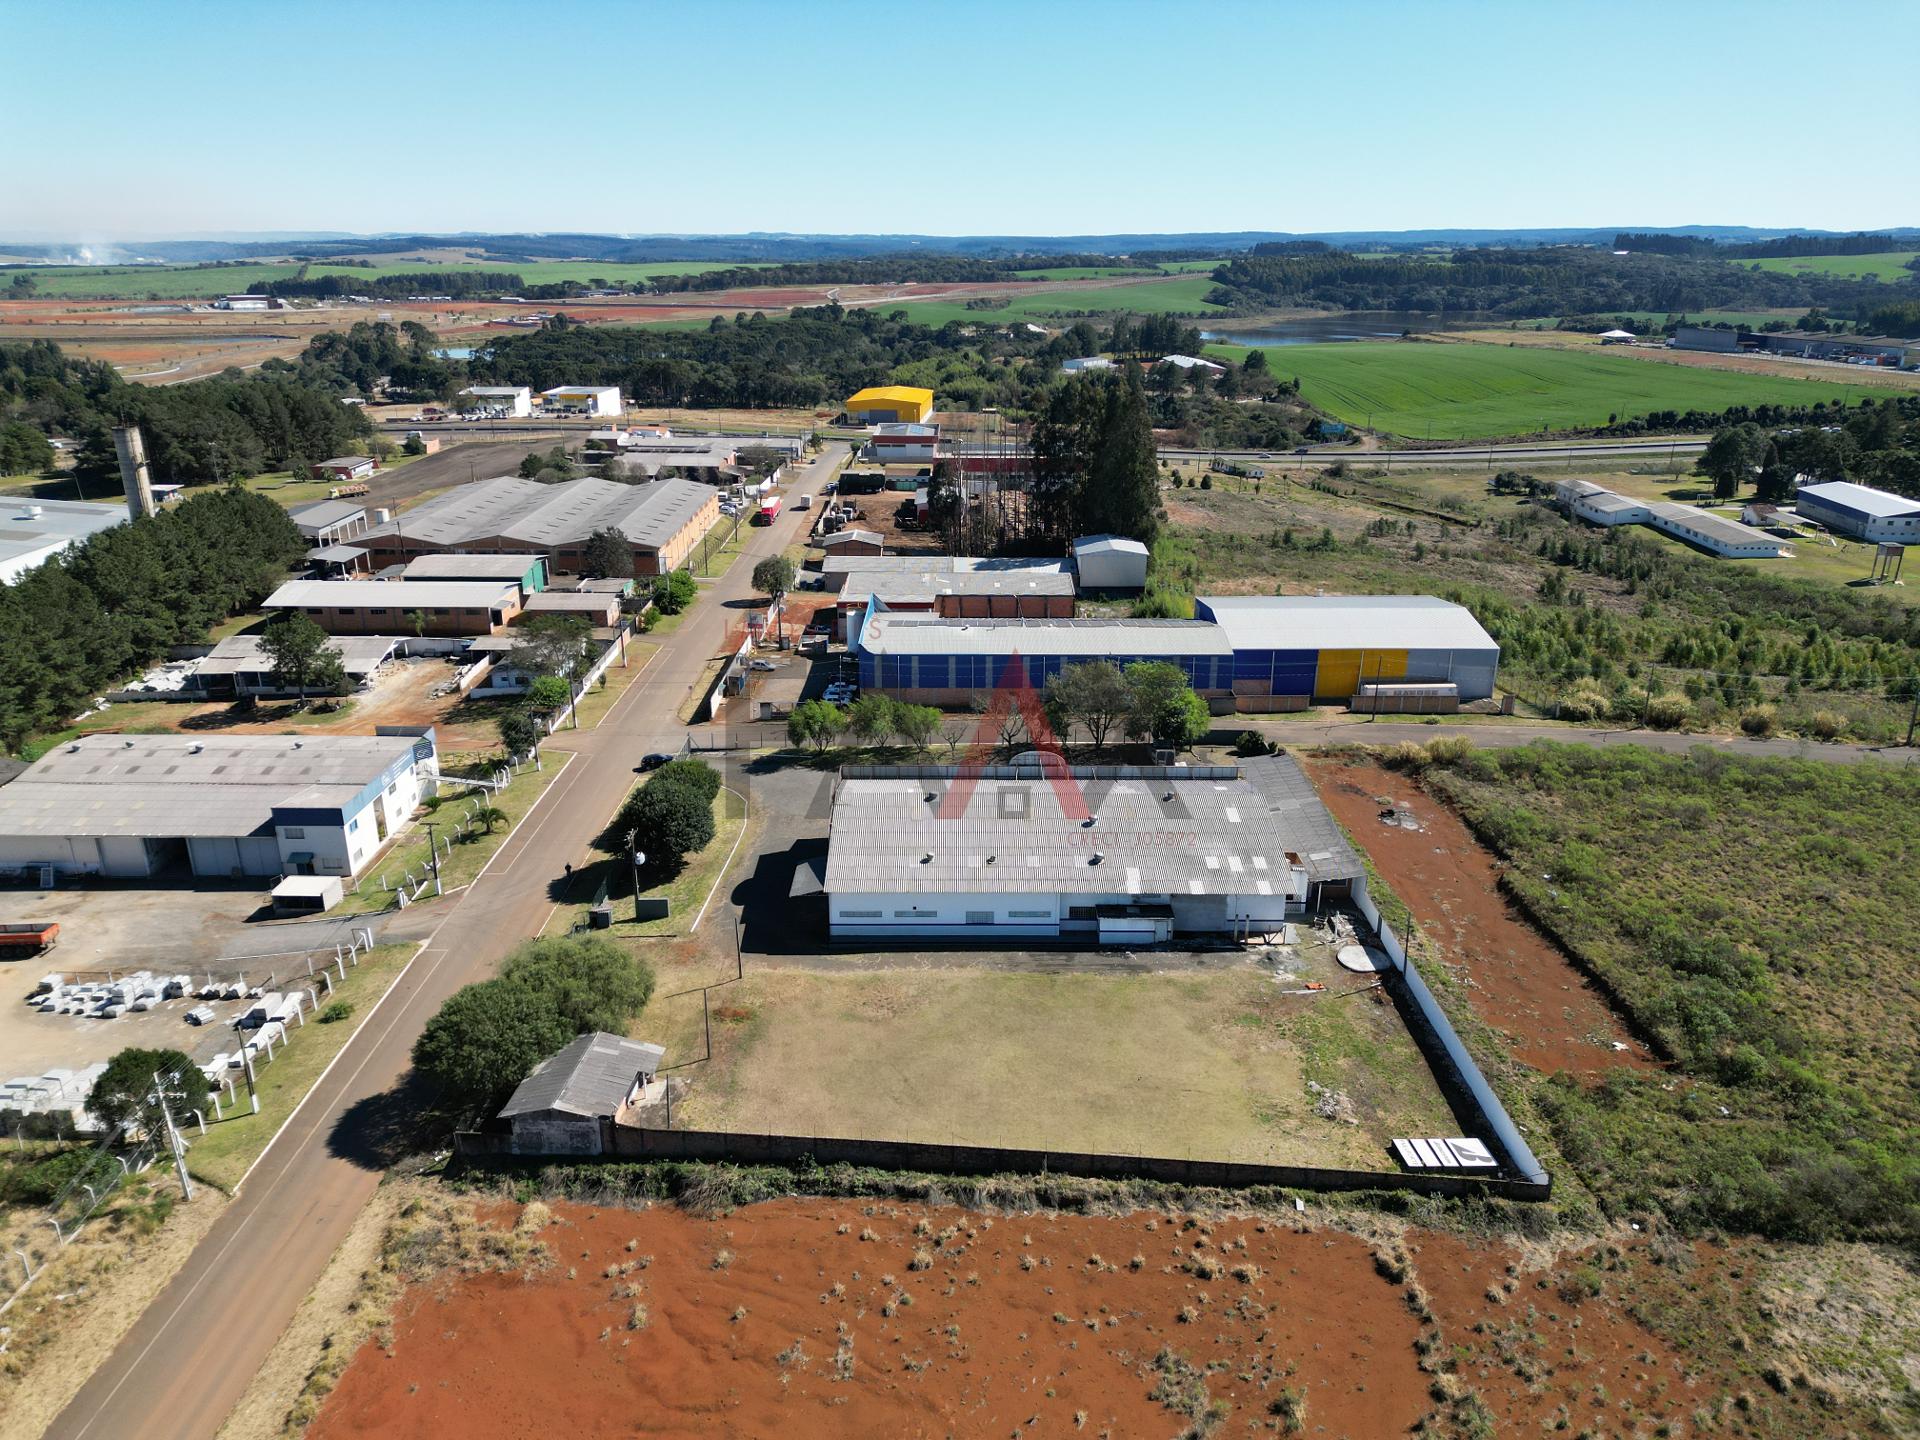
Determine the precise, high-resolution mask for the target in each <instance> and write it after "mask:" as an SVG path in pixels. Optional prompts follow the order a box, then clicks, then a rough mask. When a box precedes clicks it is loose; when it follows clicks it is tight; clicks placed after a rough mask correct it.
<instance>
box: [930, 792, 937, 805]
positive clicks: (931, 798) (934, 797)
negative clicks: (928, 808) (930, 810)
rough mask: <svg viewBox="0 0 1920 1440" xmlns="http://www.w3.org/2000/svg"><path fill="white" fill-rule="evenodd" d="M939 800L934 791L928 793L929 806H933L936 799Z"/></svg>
mask: <svg viewBox="0 0 1920 1440" xmlns="http://www.w3.org/2000/svg"><path fill="white" fill-rule="evenodd" d="M938 798H939V797H938V796H937V795H935V794H934V793H933V791H931V790H929V791H927V804H929V805H931V804H933V802H934V801H935V800H936V799H938Z"/></svg>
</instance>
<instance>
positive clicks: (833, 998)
mask: <svg viewBox="0 0 1920 1440" xmlns="http://www.w3.org/2000/svg"><path fill="white" fill-rule="evenodd" d="M874 963H875V966H876V968H875V969H874V970H873V971H871V972H868V973H854V974H817V973H810V972H803V971H798V970H767V969H764V968H756V969H752V970H749V972H748V973H747V976H746V978H745V979H744V980H743V981H740V982H739V983H737V984H730V985H724V986H722V987H719V988H717V989H715V990H714V991H712V992H711V994H710V1000H711V1004H712V1006H713V1008H714V1014H715V1017H716V1018H715V1019H714V1023H713V1032H714V1039H713V1045H714V1059H713V1061H712V1063H711V1064H707V1065H699V1064H696V1065H693V1066H690V1067H689V1068H687V1069H686V1070H683V1071H681V1072H679V1073H680V1074H681V1075H683V1076H684V1077H685V1078H686V1079H687V1081H688V1082H689V1091H688V1096H687V1100H686V1102H685V1104H684V1107H681V1106H676V1114H675V1118H676V1123H683V1124H686V1125H689V1126H712V1127H719V1128H733V1129H741V1130H781V1131H787V1132H795V1131H797V1132H799V1133H802V1134H805V1133H818V1134H822V1135H852V1136H876V1137H893V1138H901V1139H914V1140H924V1141H935V1142H939V1141H953V1142H958V1143H961V1144H975V1145H996V1144H1002V1145H1014V1146H1034V1147H1043V1148H1052V1149H1061V1150H1098V1151H1105V1152H1126V1151H1136V1152H1144V1153H1148V1154H1159V1155H1174V1156H1187V1155H1192V1156H1196V1157H1199V1156H1205V1157H1210V1158H1233V1159H1239V1160H1260V1161H1268V1162H1275V1163H1299V1164H1319V1165H1352V1166H1357V1167H1362V1168H1376V1167H1384V1166H1385V1165H1386V1163H1387V1162H1386V1159H1385V1157H1384V1156H1383V1155H1382V1153H1381V1148H1382V1146H1383V1145H1384V1144H1385V1142H1386V1141H1387V1140H1388V1139H1389V1138H1391V1137H1392V1136H1393V1135H1405V1134H1442V1133H1448V1134H1450V1133H1452V1131H1451V1129H1450V1128H1449V1127H1451V1126H1452V1125H1453V1123H1454V1122H1453V1121H1452V1120H1451V1118H1450V1117H1449V1115H1448V1111H1447V1107H1446V1105H1445V1103H1444V1101H1443V1100H1442V1099H1441V1097H1440V1095H1439V1092H1438V1091H1437V1089H1436V1088H1435V1087H1434V1084H1433V1081H1432V1078H1431V1076H1430V1075H1429V1073H1428V1071H1427V1068H1426V1064H1425V1062H1424V1060H1423V1059H1422V1058H1421V1056H1420V1054H1419V1052H1418V1051H1417V1050H1416V1049H1415V1047H1414V1044H1413V1041H1412V1040H1411V1039H1410V1038H1409V1037H1408V1035H1407V1033H1406V1031H1405V1029H1404V1028H1403V1027H1402V1026H1401V1024H1400V1022H1399V1019H1398V1018H1397V1016H1396V1015H1395V1014H1394V1013H1393V1011H1392V1010H1391V1009H1390V1008H1385V1007H1380V1006H1376V1005H1375V1004H1373V1002H1372V1001H1371V999H1370V998H1364V997H1354V998H1344V999H1343V998H1339V997H1337V996H1336V995H1334V994H1332V993H1328V994H1324V995H1319V996H1312V997H1306V996H1287V995H1282V994H1280V993H1279V991H1280V988H1281V987H1279V986H1277V985H1276V984H1275V983H1274V982H1273V980H1272V979H1271V978H1270V975H1269V974H1268V972H1266V971H1264V970H1262V969H1260V968H1258V967H1255V966H1240V967H1236V968H1234V969H1232V970H1225V971H1217V972H1211V973H1197V974H1142V975H1111V974H1093V973H1075V972H1072V971H1064V972H1060V973H1052V974H1028V973H1018V972H1012V971H1002V970H996V969H993V968H990V967H988V966H985V965H983V966H982V967H981V968H977V969H975V968H962V969H938V970H925V969H911V970H908V969H892V968H879V967H882V966H885V965H887V964H888V962H887V960H886V959H884V958H880V959H876V960H875V962H874ZM1325 963H1326V964H1328V965H1329V966H1330V965H1331V961H1330V960H1329V961H1326V962H1325ZM1295 968H1296V969H1297V968H1299V967H1298V965H1296V966H1295ZM668 978H670V975H663V981H662V984H661V985H660V988H659V992H658V994H657V996H656V998H655V1000H654V1001H653V1003H652V1005H651V1006H650V1007H649V1009H648V1011H647V1013H646V1014H644V1015H642V1016H641V1018H640V1020H639V1021H638V1022H637V1023H636V1025H635V1026H634V1030H633V1033H634V1034H636V1035H647V1036H658V1037H660V1043H664V1044H667V1045H668V1046H669V1049H668V1063H669V1064H681V1063H683V1062H684V1061H686V1060H689V1059H695V1058H697V1057H698V1056H699V1055H700V1054H701V1048H702V1043H703V1041H702V1035H701V1023H702V1020H701V1000H700V995H699V994H698V993H697V992H693V993H683V994H680V995H678V996H674V995H672V994H671V992H672V991H673V990H674V989H675V988H677V987H675V986H673V985H671V984H669V983H666V981H667V979H668ZM1348 978H1349V979H1351V978H1352V977H1348ZM1328 979H1329V981H1330V991H1338V990H1343V989H1348V988H1351V987H1350V986H1348V985H1342V984H1339V983H1338V982H1335V981H1332V977H1331V976H1329V977H1328ZM1309 1080H1318V1081H1319V1082H1320V1083H1321V1084H1328V1085H1332V1086H1334V1087H1335V1088H1337V1089H1339V1090H1340V1091H1341V1092H1342V1093H1343V1094H1345V1095H1346V1097H1347V1099H1348V1100H1349V1102H1350V1103H1351V1104H1352V1106H1353V1109H1354V1113H1355V1115H1356V1117H1357V1121H1358V1123H1356V1124H1351V1125H1349V1124H1345V1123H1341V1122H1339V1121H1333V1120H1327V1119H1322V1118H1320V1117H1319V1116H1318V1115H1316V1114H1315V1113H1314V1102H1315V1096H1314V1094H1313V1092H1312V1091H1310V1090H1309V1089H1308V1088H1307V1082H1308V1081H1309ZM1436 1126H1437V1127H1440V1128H1439V1129H1435V1128H1434V1127H1436Z"/></svg>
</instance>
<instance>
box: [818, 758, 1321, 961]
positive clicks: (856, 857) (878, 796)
mask: <svg viewBox="0 0 1920 1440" xmlns="http://www.w3.org/2000/svg"><path fill="white" fill-rule="evenodd" d="M824 888H825V891H826V895H827V924H828V930H829V933H830V934H831V935H832V936H833V938H835V939H836V940H843V941H849V942H871V941H874V940H887V941H916V940H931V939H944V940H967V941H980V942H986V943H991V944H1003V943H1005V942H1006V941H1009V940H1077V941H1080V942H1082V943H1086V944H1100V945H1150V944H1154V943H1158V942H1164V941H1169V940H1172V939H1174V938H1175V937H1180V936H1228V937H1231V936H1236V935H1248V934H1269V933H1272V932H1275V931H1278V930H1279V929H1280V928H1281V927H1282V926H1283V925H1284V924H1285V923H1286V922H1287V921H1288V920H1290V919H1295V918H1297V917H1299V916H1301V915H1303V914H1304V913H1305V912H1306V909H1307V907H1308V904H1309V902H1310V899H1311V890H1312V878H1311V874H1310V871H1309V868H1308V864H1307V861H1306V859H1305V857H1304V856H1303V855H1302V854H1301V853H1300V851H1299V849H1298V842H1297V841H1296V839H1295V838H1294V836H1293V835H1292V834H1290V833H1289V829H1288V827H1286V826H1285V825H1283V823H1282V821H1281V818H1280V817H1279V816H1278V815H1277V814H1276V813H1275V811H1274V809H1273V807H1272V806H1271V805H1270V804H1269V803H1268V801H1267V799H1266V797H1265V796H1264V795H1263V794H1262V792H1261V790H1260V789H1259V788H1258V787H1257V786H1255V785H1254V784H1252V783H1250V782H1249V781H1248V780H1247V779H1245V778H1244V777H1243V776H1242V775H1241V773H1240V771H1239V770H1238V768H1236V767H1234V766H1231V765H1227V766H1181V767H1172V766H1169V767H1157V766H1156V767H1142V768H1135V767H1128V766H1103V767H1083V768H1075V769H1069V768H1068V767H1067V766H1066V765H1065V764H1064V763H1062V762H1060V761H1058V760H1057V758H1055V757H1049V763H1044V764H1043V763H1035V764H1016V765H1004V766H987V767H979V766H941V765H927V766H906V767H885V766H873V767H849V768H847V769H845V770H843V771H842V772H841V777H840V780H839V782H838V785H837V786H836V788H835V791H834V798H833V820H832V829H831V832H830V835H829V839H828V846H827V863H826V872H825V880H824Z"/></svg>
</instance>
